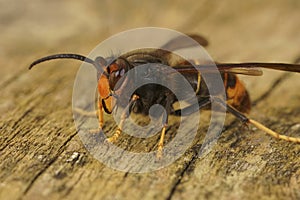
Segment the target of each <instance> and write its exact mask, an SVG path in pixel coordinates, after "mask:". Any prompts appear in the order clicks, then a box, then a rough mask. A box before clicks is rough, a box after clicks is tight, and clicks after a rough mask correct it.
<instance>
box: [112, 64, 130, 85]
mask: <svg viewBox="0 0 300 200" xmlns="http://www.w3.org/2000/svg"><path fill="white" fill-rule="evenodd" d="M126 68H127V63H126V62H125V61H124V60H121V59H120V60H117V61H116V62H114V63H112V64H111V65H110V66H109V69H110V73H109V85H110V88H111V89H112V90H117V89H118V88H116V85H117V83H118V81H119V80H120V79H121V77H122V76H124V74H125V73H126ZM120 85H121V83H119V84H118V86H117V87H119V86H120Z"/></svg>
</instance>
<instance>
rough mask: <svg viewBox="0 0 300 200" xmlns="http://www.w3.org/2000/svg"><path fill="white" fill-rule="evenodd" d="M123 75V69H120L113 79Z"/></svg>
mask: <svg viewBox="0 0 300 200" xmlns="http://www.w3.org/2000/svg"><path fill="white" fill-rule="evenodd" d="M124 74H125V69H121V70H119V71H116V73H115V77H116V78H121V77H122V76H123V75H124Z"/></svg>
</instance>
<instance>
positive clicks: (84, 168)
mask: <svg viewBox="0 0 300 200" xmlns="http://www.w3.org/2000/svg"><path fill="white" fill-rule="evenodd" d="M4 2H5V1H4V0H2V1H0V5H1V6H0V10H1V12H0V13H1V14H0V27H1V33H0V36H1V38H2V39H1V45H0V63H1V67H0V73H1V79H0V86H1V87H0V93H1V97H2V98H1V99H0V111H1V116H0V161H1V162H0V199H41V198H43V199H62V198H66V199H83V198H84V199H255V198H259V199H299V198H300V192H299V188H300V159H299V157H300V146H299V145H298V144H291V143H287V142H284V141H278V140H276V139H274V138H270V137H269V136H267V135H265V134H264V133H263V132H261V131H259V130H256V129H253V127H250V129H249V130H248V129H247V128H244V127H243V126H242V124H241V123H239V122H238V121H236V120H235V119H234V118H233V117H230V116H228V117H227V121H226V124H225V128H224V131H223V134H222V136H221V137H220V138H219V140H218V142H217V145H215V146H214V147H213V149H212V151H211V152H210V153H209V154H208V155H206V156H205V157H201V158H198V156H197V154H198V151H199V149H200V147H201V144H202V141H203V137H204V135H203V132H205V130H206V128H207V126H208V125H209V123H208V122H209V121H208V119H209V118H208V117H206V118H207V119H206V118H205V117H204V123H202V124H201V127H200V129H199V131H198V135H197V137H196V138H195V139H194V141H193V143H194V145H193V146H191V147H190V148H189V149H188V150H187V151H186V152H185V153H184V155H183V156H182V157H180V158H179V159H178V160H176V161H175V162H174V163H172V164H171V165H170V166H168V167H166V168H163V169H161V170H158V171H154V172H149V173H140V174H136V173H126V172H120V171H117V170H114V169H111V168H109V167H107V166H106V165H104V164H102V163H101V162H99V161H98V160H96V159H94V158H93V156H92V155H91V154H90V153H89V152H88V151H87V150H86V149H85V147H84V145H83V144H82V142H81V140H80V138H79V136H78V134H77V132H76V129H75V126H74V123H73V118H72V109H71V102H72V88H73V83H74V79H75V76H76V72H77V70H78V67H79V66H80V63H78V62H76V61H55V62H49V63H47V64H46V63H45V64H43V65H41V66H39V67H37V68H36V69H32V70H31V71H28V70H27V67H28V65H29V64H30V63H31V62H32V61H33V60H35V59H37V58H39V57H41V56H44V55H48V54H51V53H58V52H74V53H81V54H88V53H89V52H90V51H91V50H92V49H93V48H94V47H95V46H96V45H97V44H98V43H100V42H101V41H103V40H104V39H106V38H107V37H109V36H111V35H113V34H116V33H119V32H121V31H124V30H127V29H130V28H136V27H145V26H158V27H165V28H171V29H175V30H178V31H181V32H184V33H198V34H202V35H203V36H205V37H207V39H208V40H209V43H210V45H209V47H208V48H207V50H208V52H209V54H210V55H211V56H212V57H213V59H215V60H218V61H223V62H224V61H227V62H258V61H265V62H271V61H273V62H293V61H294V60H295V59H296V58H297V57H298V56H299V54H300V48H299V44H300V37H299V36H300V21H299V19H300V12H299V10H300V3H299V1H297V0H288V1H281V0H275V1H251V2H250V1H247V2H246V1H244V2H240V1H237V0H230V1H222V2H220V1H205V0H202V1H185V2H180V1H163V2H161V1H144V2H142V1H135V0H132V1H126V2H125V1H123V2H116V1H94V0H88V1H85V2H84V3H83V2H79V1H78V2H77V1H76V2H68V1H57V0H55V1H49V2H41V1H37V0H35V1H33V2H32V3H30V4H25V2H24V3H22V2H20V1H16V0H12V1H10V3H9V4H10V6H6V4H7V2H5V3H4ZM115 53H116V52H115ZM241 78H242V79H243V80H244V82H245V84H246V85H247V88H248V89H249V92H250V95H251V97H252V100H253V102H254V103H255V105H254V106H253V108H252V112H251V114H250V116H251V117H253V118H254V119H256V120H258V121H260V122H262V123H263V124H265V125H267V126H268V127H270V128H272V129H273V130H276V131H278V132H280V133H283V134H286V135H293V136H298V137H300V135H299V133H300V104H299V102H300V94H299V91H298V90H299V89H298V88H299V87H300V78H299V75H298V74H288V75H287V73H283V72H274V71H272V70H265V71H264V76H262V77H246V76H241ZM206 114H209V113H206ZM207 116H209V115H207ZM105 117H106V118H107V119H108V122H107V125H106V129H107V130H112V129H114V128H115V124H114V123H113V122H112V119H111V118H110V116H105ZM175 121H176V120H175ZM172 123H173V122H172ZM174 123H175V122H174ZM172 130H173V129H172V128H170V129H169V130H168V132H167V141H170V140H171V139H172V137H173V136H172ZM157 139H158V136H157V137H156V138H153V139H152V140H150V141H148V142H147V143H143V142H142V141H141V140H129V141H131V142H129V144H128V143H127V142H128V139H127V138H126V136H124V137H123V140H121V141H120V145H123V146H125V147H126V148H127V149H129V150H130V149H134V147H135V146H136V145H139V146H140V148H142V149H147V150H151V149H155V148H156V145H157V144H156V142H157ZM126 145H127V146H126Z"/></svg>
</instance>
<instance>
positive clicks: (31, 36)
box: [0, 0, 300, 84]
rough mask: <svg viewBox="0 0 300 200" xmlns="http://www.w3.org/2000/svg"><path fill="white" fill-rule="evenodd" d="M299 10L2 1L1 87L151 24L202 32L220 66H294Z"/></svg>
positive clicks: (204, 1) (243, 4)
mask: <svg viewBox="0 0 300 200" xmlns="http://www.w3.org/2000/svg"><path fill="white" fill-rule="evenodd" d="M299 11H300V2H299V1H298V0H287V1H284V0H272V1H271V0H269V1H263V2H262V1H259V0H253V1H238V0H229V1H209V0H199V1H193V0H188V1H185V2H182V1H171V0H166V1H138V0H131V1H109V0H101V1H96V0H87V1H85V2H82V1H59V0H53V1H39V0H32V1H30V2H29V1H17V0H11V1H5V0H0V29H1V32H0V38H1V40H0V62H1V71H0V72H1V79H0V84H1V83H3V82H5V81H7V80H9V79H10V78H12V77H14V76H15V74H16V73H17V72H18V71H20V70H21V71H22V70H26V68H27V66H28V64H30V62H32V61H33V60H34V59H36V58H39V57H40V56H44V55H47V54H51V53H57V52H76V53H81V54H88V53H89V52H90V51H91V50H92V49H93V48H94V47H95V46H96V45H97V44H98V43H100V42H101V41H103V40H104V39H106V38H107V37H109V36H112V35H113V34H116V33H119V32H121V31H125V30H128V29H132V28H138V27H145V26H156V27H164V28H170V29H175V30H177V31H180V32H183V33H198V34H201V35H203V36H205V37H206V38H207V39H208V40H209V42H210V45H209V47H208V48H207V50H208V52H209V54H210V55H211V56H212V57H213V58H214V59H215V60H218V61H227V62H240V61H280V62H291V61H293V59H295V57H297V56H298V54H299V53H300V49H299V44H300V37H299V35H300V20H299V19H300V12H299ZM74 65H76V66H79V64H74ZM76 69H77V68H76ZM76 69H75V68H72V67H68V71H69V72H70V73H72V72H74V71H76ZM63 71H64V70H63ZM61 73H62V74H63V73H64V72H61ZM61 73H60V74H61Z"/></svg>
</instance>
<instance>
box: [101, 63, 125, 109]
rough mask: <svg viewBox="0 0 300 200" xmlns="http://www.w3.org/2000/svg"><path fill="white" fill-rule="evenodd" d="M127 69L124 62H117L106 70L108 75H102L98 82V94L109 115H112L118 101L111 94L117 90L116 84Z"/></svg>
mask: <svg viewBox="0 0 300 200" xmlns="http://www.w3.org/2000/svg"><path fill="white" fill-rule="evenodd" d="M125 67H126V65H125V63H124V61H123V60H117V61H116V62H114V63H112V64H110V65H109V66H108V67H107V68H106V69H105V71H106V72H107V74H108V75H105V74H102V75H101V76H100V78H99V80H98V92H99V94H100V99H101V103H102V106H103V108H104V110H105V112H107V113H111V112H112V110H113V108H114V106H115V103H116V99H115V98H114V97H113V96H112V95H111V92H112V91H115V90H116V89H117V88H115V87H116V83H117V82H118V80H119V79H120V78H121V77H122V76H123V75H124V74H125Z"/></svg>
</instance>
